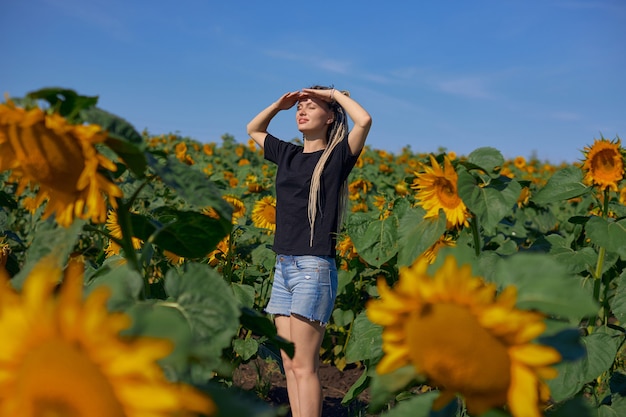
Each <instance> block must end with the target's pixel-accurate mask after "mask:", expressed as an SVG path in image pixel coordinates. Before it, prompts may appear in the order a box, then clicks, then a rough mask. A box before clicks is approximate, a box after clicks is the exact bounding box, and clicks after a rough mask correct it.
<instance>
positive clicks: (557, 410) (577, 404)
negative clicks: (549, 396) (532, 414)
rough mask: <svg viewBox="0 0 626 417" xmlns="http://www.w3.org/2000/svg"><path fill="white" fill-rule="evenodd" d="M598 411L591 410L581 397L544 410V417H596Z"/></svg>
mask: <svg viewBox="0 0 626 417" xmlns="http://www.w3.org/2000/svg"><path fill="white" fill-rule="evenodd" d="M597 413H598V410H597V409H594V408H592V406H591V404H590V401H589V400H587V399H585V398H584V397H582V396H577V397H574V398H571V399H569V400H567V401H564V402H561V403H560V404H555V405H554V406H553V407H549V409H548V410H546V413H545V415H546V417H598V414H597Z"/></svg>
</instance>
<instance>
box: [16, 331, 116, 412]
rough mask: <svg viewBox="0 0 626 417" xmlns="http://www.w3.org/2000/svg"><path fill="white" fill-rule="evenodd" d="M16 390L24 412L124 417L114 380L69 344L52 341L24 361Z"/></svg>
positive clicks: (59, 340)
mask: <svg viewBox="0 0 626 417" xmlns="http://www.w3.org/2000/svg"><path fill="white" fill-rule="evenodd" d="M16 388H17V390H18V394H16V395H19V397H20V398H21V399H22V401H23V406H24V408H23V409H28V408H30V407H32V410H33V415H36V416H47V417H87V416H89V417H108V416H110V417H118V416H119V417H123V416H124V411H123V408H122V404H120V402H119V400H118V398H117V397H116V395H115V393H114V391H113V388H112V386H111V383H110V381H109V380H108V379H107V377H106V376H105V375H103V374H102V372H101V370H100V368H99V367H98V366H97V365H96V364H95V363H93V362H92V361H91V359H90V358H89V357H88V356H87V355H86V354H85V352H84V351H81V350H80V348H78V347H77V346H74V345H72V344H70V343H68V342H67V341H64V340H61V339H51V340H48V341H46V342H44V343H42V344H41V345H39V346H38V347H36V348H34V349H32V350H30V351H29V352H28V354H27V355H26V356H25V357H24V359H23V361H22V366H21V368H20V370H19V372H18V375H17V381H16Z"/></svg>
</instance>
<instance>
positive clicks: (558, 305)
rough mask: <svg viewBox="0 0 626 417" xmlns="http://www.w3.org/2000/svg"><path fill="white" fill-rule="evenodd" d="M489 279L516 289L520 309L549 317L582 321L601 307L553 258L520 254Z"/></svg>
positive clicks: (505, 260) (501, 264)
mask: <svg viewBox="0 0 626 417" xmlns="http://www.w3.org/2000/svg"><path fill="white" fill-rule="evenodd" d="M485 272H486V275H487V276H488V278H489V280H490V281H492V282H496V283H498V284H500V285H502V286H509V285H514V286H515V287H517V291H518V297H517V306H518V307H519V308H521V309H528V310H534V309H537V310H539V311H542V312H544V313H546V314H550V315H554V316H558V317H565V318H569V319H572V320H580V319H582V318H583V317H586V316H590V315H593V314H595V313H597V311H598V306H597V303H596V302H595V301H594V300H593V297H592V296H591V294H590V293H589V291H587V290H586V289H584V288H582V286H581V285H580V284H579V280H578V279H577V277H576V276H574V275H572V274H570V273H568V271H567V269H566V268H565V266H563V265H561V264H560V263H559V262H557V261H556V260H555V259H554V258H552V257H551V256H550V255H545V254H533V253H519V254H517V255H514V256H512V257H509V258H503V259H500V260H499V261H498V262H497V263H496V266H495V270H493V271H485Z"/></svg>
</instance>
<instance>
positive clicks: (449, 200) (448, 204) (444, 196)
mask: <svg viewBox="0 0 626 417" xmlns="http://www.w3.org/2000/svg"><path fill="white" fill-rule="evenodd" d="M433 186H434V188H435V190H437V197H439V201H440V203H441V205H442V206H443V207H445V208H449V209H453V208H456V207H457V206H458V205H459V196H458V195H457V193H456V189H455V187H454V184H452V183H451V182H450V181H449V180H448V179H446V178H443V177H437V178H436V179H435V181H434V184H433Z"/></svg>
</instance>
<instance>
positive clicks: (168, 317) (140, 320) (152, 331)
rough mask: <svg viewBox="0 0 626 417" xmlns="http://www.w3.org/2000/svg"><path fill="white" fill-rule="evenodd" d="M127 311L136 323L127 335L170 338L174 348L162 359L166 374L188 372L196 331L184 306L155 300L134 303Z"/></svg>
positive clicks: (176, 376) (177, 376) (176, 377)
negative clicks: (177, 306)
mask: <svg viewBox="0 0 626 417" xmlns="http://www.w3.org/2000/svg"><path fill="white" fill-rule="evenodd" d="M125 312H126V313H127V314H128V315H129V316H130V317H131V319H132V325H131V327H130V328H128V329H126V330H124V331H123V334H124V335H126V336H132V337H151V338H158V339H165V340H169V341H170V342H171V343H172V351H171V352H170V354H169V355H168V356H166V357H165V358H163V359H161V360H160V361H159V362H160V364H161V366H162V367H163V369H164V371H165V372H166V375H169V376H170V377H173V378H174V379H178V378H179V377H180V375H182V374H185V373H187V372H188V366H189V356H190V350H191V345H192V341H193V334H192V331H191V327H190V326H189V323H188V322H187V319H186V318H185V316H184V312H183V311H182V310H181V309H178V308H175V306H173V305H165V304H162V303H161V302H159V301H158V300H154V299H153V300H146V301H141V302H137V303H134V304H132V305H131V306H130V307H129V308H128V309H127V310H126V311H125Z"/></svg>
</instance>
